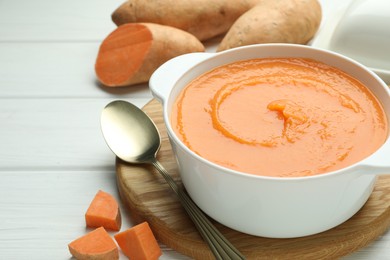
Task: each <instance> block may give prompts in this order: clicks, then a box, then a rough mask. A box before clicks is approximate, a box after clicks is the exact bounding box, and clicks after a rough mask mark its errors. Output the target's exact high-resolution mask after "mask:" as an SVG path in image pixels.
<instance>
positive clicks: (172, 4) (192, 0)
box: [111, 0, 259, 41]
mask: <svg viewBox="0 0 390 260" xmlns="http://www.w3.org/2000/svg"><path fill="white" fill-rule="evenodd" d="M258 2H259V0H179V1H177V0H146V1H145V0H128V1H126V2H125V3H123V4H122V5H121V6H119V7H118V8H117V9H116V10H115V11H114V12H113V14H112V16H111V17H112V20H113V22H114V23H115V24H116V25H118V26H119V25H122V24H124V23H142V22H145V23H157V24H162V25H169V26H172V27H176V28H179V29H182V30H184V31H187V32H189V33H191V34H193V35H194V36H195V37H197V38H198V39H199V40H201V41H202V40H206V39H209V38H212V37H214V36H217V35H219V34H222V33H225V32H227V31H228V30H229V28H230V26H231V25H232V24H233V23H234V22H235V21H236V19H237V18H238V17H239V16H241V15H242V14H243V13H245V12H246V11H248V10H249V9H250V8H252V7H253V6H254V5H255V4H256V3H258Z"/></svg>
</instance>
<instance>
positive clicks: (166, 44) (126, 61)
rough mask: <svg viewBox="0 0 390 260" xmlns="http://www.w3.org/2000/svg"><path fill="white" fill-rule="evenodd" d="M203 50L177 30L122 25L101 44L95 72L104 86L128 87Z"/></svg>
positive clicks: (145, 24)
mask: <svg viewBox="0 0 390 260" xmlns="http://www.w3.org/2000/svg"><path fill="white" fill-rule="evenodd" d="M204 50H205V48H204V46H203V44H202V43H201V42H200V41H199V40H198V39H197V38H196V37H195V36H193V35H191V34H189V33H187V32H185V31H183V30H180V29H177V28H173V27H170V26H164V25H159V24H153V23H129V24H124V25H121V26H119V27H118V28H116V29H115V30H114V31H113V32H112V33H110V34H109V35H108V36H107V37H106V38H105V39H104V41H103V42H102V43H101V45H100V49H99V52H98V55H97V58H96V63H95V72H96V75H97V78H98V80H99V81H100V82H101V83H102V84H103V85H105V86H108V87H120V86H130V85H134V84H138V83H144V82H147V81H148V80H149V78H150V76H151V75H152V74H153V72H154V71H155V70H156V69H157V68H158V67H159V66H160V65H162V64H163V63H164V62H166V61H168V60H169V59H171V58H174V57H176V56H179V55H181V54H185V53H190V52H203V51H204Z"/></svg>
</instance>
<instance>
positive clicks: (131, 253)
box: [114, 222, 162, 260]
mask: <svg viewBox="0 0 390 260" xmlns="http://www.w3.org/2000/svg"><path fill="white" fill-rule="evenodd" d="M114 238H115V240H116V242H117V243H118V245H119V247H120V248H121V249H122V252H123V253H124V254H125V255H126V256H127V257H129V258H130V259H136V260H156V259H158V258H159V257H160V256H161V254H162V252H161V249H160V247H159V245H158V243H157V241H156V239H155V237H154V235H153V232H152V230H151V229H150V227H149V224H148V223H147V222H143V223H141V224H138V225H136V226H134V227H132V228H130V229H127V230H125V231H123V232H121V233H118V234H116V235H114Z"/></svg>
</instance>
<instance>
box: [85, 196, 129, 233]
mask: <svg viewBox="0 0 390 260" xmlns="http://www.w3.org/2000/svg"><path fill="white" fill-rule="evenodd" d="M85 222H86V224H87V227H93V228H95V227H104V228H105V229H109V230H114V231H119V230H120V228H121V224H122V219H121V214H120V210H119V205H118V202H117V201H116V199H115V198H114V197H113V196H112V195H111V194H109V193H107V192H104V191H101V190H99V191H98V192H97V193H96V195H95V197H94V198H93V200H92V202H91V204H90V205H89V207H88V209H87V212H86V213H85Z"/></svg>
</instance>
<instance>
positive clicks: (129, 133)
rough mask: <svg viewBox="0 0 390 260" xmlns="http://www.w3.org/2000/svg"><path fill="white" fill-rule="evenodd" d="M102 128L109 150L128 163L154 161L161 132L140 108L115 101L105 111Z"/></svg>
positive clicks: (158, 147) (159, 143)
mask: <svg viewBox="0 0 390 260" xmlns="http://www.w3.org/2000/svg"><path fill="white" fill-rule="evenodd" d="M101 128H102V132H103V134H104V138H105V140H106V142H107V144H108V146H109V147H110V149H111V150H112V151H113V152H114V153H115V154H116V155H117V156H118V157H119V158H120V159H122V160H123V161H126V162H129V163H152V162H153V160H154V157H155V156H156V154H157V152H158V150H159V149H160V145H161V140H160V133H159V132H158V129H157V127H156V125H155V124H154V123H153V121H152V120H150V118H149V117H148V116H147V115H146V114H145V113H144V112H143V111H141V110H140V109H139V108H138V107H136V106H134V105H131V104H130V103H128V102H125V101H113V102H111V103H109V104H108V105H107V106H106V107H105V109H104V110H103V112H102V117H101Z"/></svg>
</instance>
